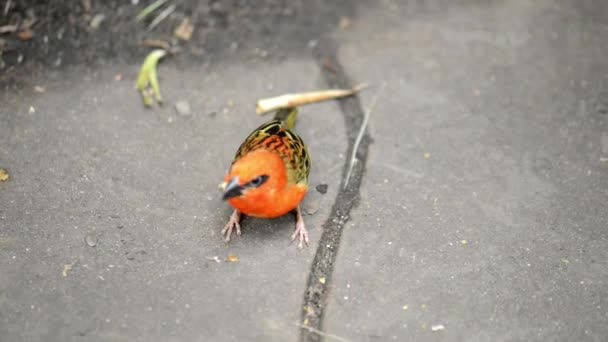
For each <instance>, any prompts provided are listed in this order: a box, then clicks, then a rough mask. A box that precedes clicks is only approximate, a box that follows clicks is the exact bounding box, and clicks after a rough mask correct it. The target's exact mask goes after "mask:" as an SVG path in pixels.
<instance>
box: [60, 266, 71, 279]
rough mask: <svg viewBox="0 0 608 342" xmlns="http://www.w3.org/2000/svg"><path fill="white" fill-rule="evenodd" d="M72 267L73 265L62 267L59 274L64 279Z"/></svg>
mask: <svg viewBox="0 0 608 342" xmlns="http://www.w3.org/2000/svg"><path fill="white" fill-rule="evenodd" d="M72 266H74V264H67V265H63V272H61V274H63V276H64V277H67V276H68V272H69V271H71V270H72Z"/></svg>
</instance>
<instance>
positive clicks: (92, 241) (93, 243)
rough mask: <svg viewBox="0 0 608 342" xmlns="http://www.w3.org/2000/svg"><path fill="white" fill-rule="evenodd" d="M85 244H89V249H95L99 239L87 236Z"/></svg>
mask: <svg viewBox="0 0 608 342" xmlns="http://www.w3.org/2000/svg"><path fill="white" fill-rule="evenodd" d="M84 242H85V243H86V244H87V246H89V247H95V246H97V239H95V238H94V237H92V236H91V235H87V236H85V237H84Z"/></svg>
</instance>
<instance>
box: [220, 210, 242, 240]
mask: <svg viewBox="0 0 608 342" xmlns="http://www.w3.org/2000/svg"><path fill="white" fill-rule="evenodd" d="M240 222H241V213H239V211H238V210H236V209H235V210H234V211H233V212H232V215H230V219H229V220H228V223H226V225H225V226H224V229H222V235H226V242H230V235H232V229H234V228H236V235H238V236H241V225H240Z"/></svg>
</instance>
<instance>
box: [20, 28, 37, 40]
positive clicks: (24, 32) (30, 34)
mask: <svg viewBox="0 0 608 342" xmlns="http://www.w3.org/2000/svg"><path fill="white" fill-rule="evenodd" d="M17 38H19V39H20V40H24V41H25V40H31V39H32V38H34V31H32V29H30V28H23V29H21V30H19V32H18V33H17Z"/></svg>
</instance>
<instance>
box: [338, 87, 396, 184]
mask: <svg viewBox="0 0 608 342" xmlns="http://www.w3.org/2000/svg"><path fill="white" fill-rule="evenodd" d="M385 86H386V83H382V85H381V86H380V89H378V92H377V93H376V95H374V98H373V99H372V102H371V103H370V105H369V108H368V109H367V112H365V118H363V123H362V124H361V128H360V129H359V134H358V135H357V139H355V144H354V145H353V153H352V155H351V156H350V164H349V165H348V172H347V173H346V179H345V180H344V189H346V187H347V186H348V182H349V181H350V175H351V173H352V172H353V167H354V166H355V162H356V161H357V151H358V150H359V145H360V144H361V139H363V134H364V133H365V128H366V127H367V123H368V122H369V117H370V116H371V115H372V110H373V109H374V106H376V102H377V101H378V98H379V97H380V94H381V93H382V91H383V90H384V87H385Z"/></svg>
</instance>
